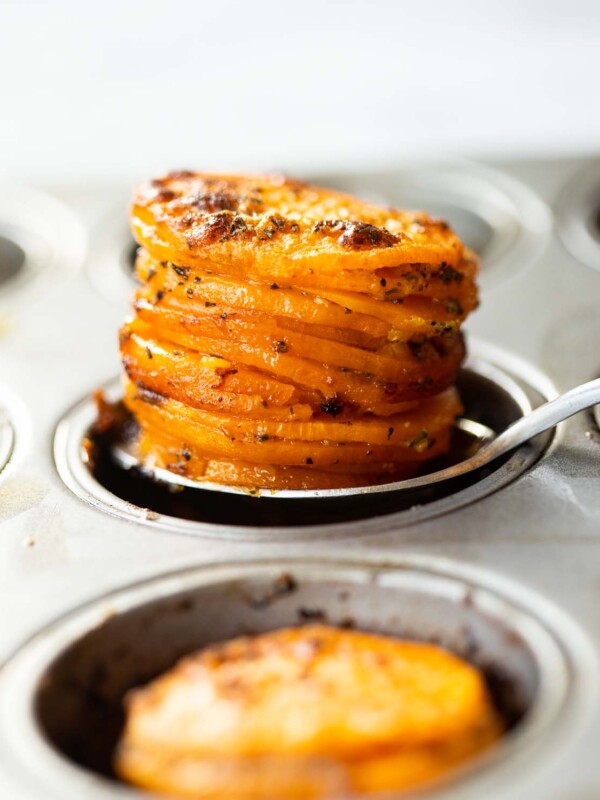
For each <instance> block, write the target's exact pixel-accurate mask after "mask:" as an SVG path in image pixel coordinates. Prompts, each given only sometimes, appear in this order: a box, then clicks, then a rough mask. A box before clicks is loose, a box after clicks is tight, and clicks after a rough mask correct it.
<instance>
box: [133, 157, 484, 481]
mask: <svg viewBox="0 0 600 800" xmlns="http://www.w3.org/2000/svg"><path fill="white" fill-rule="evenodd" d="M132 227H133V230H134V235H135V236H136V238H137V240H138V243H139V244H140V245H141V249H140V251H139V252H138V257H137V262H136V272H137V276H138V279H139V280H140V282H141V284H142V285H141V286H140V288H139V289H138V291H137V292H136V296H135V300H134V317H133V319H132V320H130V321H128V322H127V323H126V324H125V325H124V326H123V329H122V331H121V340H120V341H121V352H122V358H123V366H124V369H125V372H126V374H127V376H128V381H127V382H126V395H125V404H126V406H127V408H128V409H129V411H130V412H131V413H132V414H133V415H134V416H135V417H136V420H137V422H138V423H139V429H140V433H139V439H138V443H137V448H138V454H139V457H140V458H141V460H142V461H143V463H144V464H145V466H146V467H147V468H149V469H152V468H153V467H159V466H160V467H162V468H165V469H168V470H171V471H173V472H176V473H178V474H184V475H186V476H188V477H190V478H193V479H196V478H197V479H199V480H212V481H215V482H219V483H231V484H235V485H240V486H243V487H245V488H248V489H254V488H260V487H269V488H273V489H277V488H288V489H289V488H291V489H294V488H296V489H302V488H317V489H318V488H323V489H324V488H333V487H341V486H344V485H347V486H360V485H368V484H370V483H378V482H381V481H383V480H394V479H401V478H402V477H407V476H410V475H414V474H416V473H417V471H419V470H421V469H422V465H423V464H424V463H426V462H428V461H431V460H432V459H434V458H436V457H438V456H440V455H443V454H444V453H445V452H447V450H448V448H449V446H450V438H451V436H450V434H451V430H452V426H453V423H454V419H455V417H456V416H457V415H458V414H459V413H460V412H461V406H460V402H459V401H458V398H457V396H456V393H455V392H454V391H453V390H452V389H451V387H452V385H453V383H454V381H455V379H456V374H457V371H458V369H459V367H460V364H461V361H462V359H463V357H464V352H465V351H464V344H463V340H462V336H461V334H460V327H461V324H462V322H463V320H464V319H465V317H466V315H467V314H468V313H470V311H472V310H473V309H474V308H475V307H476V305H477V287H476V283H475V278H476V274H477V269H478V265H477V261H476V259H475V258H474V256H473V255H472V254H471V253H469V252H468V251H465V250H464V248H463V246H462V244H461V242H460V240H459V239H458V238H457V237H456V235H455V234H454V233H453V232H452V231H451V230H450V228H449V227H448V226H447V225H446V224H445V223H441V222H438V221H435V220H432V219H430V218H429V217H428V216H427V215H426V214H424V213H412V212H411V213H408V212H402V211H398V210H394V209H389V208H382V207H378V206H375V205H373V204H370V203H365V202H363V201H361V200H358V199H356V198H352V197H350V196H348V195H344V194H341V193H339V192H335V191H332V190H329V189H322V188H320V187H315V186H309V185H307V184H302V183H299V182H297V181H290V180H286V179H283V178H280V177H273V176H262V177H261V176H237V177H236V176H223V175H221V176H210V175H202V174H194V173H187V172H181V173H173V174H170V175H168V176H166V177H165V178H162V179H159V180H156V181H152V182H150V183H148V184H144V185H143V186H142V187H140V188H139V190H138V192H137V194H136V197H135V199H134V203H133V207H132ZM183 454H185V455H183ZM344 482H345V483H344Z"/></svg>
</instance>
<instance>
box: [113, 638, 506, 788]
mask: <svg viewBox="0 0 600 800" xmlns="http://www.w3.org/2000/svg"><path fill="white" fill-rule="evenodd" d="M126 710H127V718H126V725H125V729H124V732H123V735H122V738H121V741H120V744H119V747H118V751H117V753H116V760H115V766H116V771H117V773H118V774H119V775H120V776H121V777H123V778H124V779H126V780H127V781H130V782H132V783H134V784H137V785H139V786H142V787H144V788H146V789H152V790H155V791H159V792H168V793H169V794H171V795H173V796H175V797H186V798H187V797H189V798H215V800H217V798H225V797H236V798H239V800H247V799H249V798H253V800H254V799H255V798H256V800H259V798H260V799H264V800H266V798H276V797H277V798H282V800H283V799H284V798H324V797H336V796H342V795H343V794H344V793H347V792H351V791H359V792H363V793H372V792H377V791H384V790H394V789H396V790H399V789H404V788H407V787H410V786H414V785H417V784H420V783H423V782H425V781H428V780H431V779H434V778H436V777H439V776H440V775H442V774H443V773H444V772H447V771H448V770H451V769H452V768H453V767H455V766H457V765H458V764H460V763H461V762H463V761H464V760H465V759H467V758H469V757H473V756H475V755H476V754H477V753H480V752H481V751H483V750H484V749H486V748H488V747H489V746H490V745H491V744H492V743H493V742H494V741H495V740H496V739H497V738H498V737H499V736H500V735H501V733H502V728H503V726H502V723H501V721H500V718H499V716H498V714H497V712H496V711H495V709H494V707H493V704H492V702H491V700H490V697H489V694H488V691H487V688H486V685H485V681H484V679H483V676H482V675H481V673H480V672H479V671H478V670H477V669H475V668H474V667H472V666H470V665H469V664H467V663H466V662H465V661H462V660H461V659H459V658H458V657H456V656H454V655H452V654H451V653H449V652H448V651H446V650H443V649H441V648H439V647H437V646H435V645H430V644H423V643H418V642H410V641H402V640H398V639H393V638H389V637H386V636H380V635H374V634H369V633H363V632H358V631H351V630H342V629H337V628H334V627H330V626H326V625H309V626H306V627H301V628H284V629H281V630H277V631H273V632H270V633H266V634H261V635H258V636H249V637H241V638H238V639H233V640H230V641H227V642H224V643H220V644H215V645H211V646H209V647H207V648H205V649H204V650H201V651H199V652H197V653H195V654H192V655H190V656H188V657H187V658H184V659H183V660H182V661H180V662H179V663H178V664H177V665H176V666H175V667H174V668H173V669H171V670H170V671H168V672H167V673H165V674H164V675H162V676H160V677H159V678H157V679H156V680H154V681H153V682H152V683H150V684H149V685H148V686H146V687H144V688H142V689H137V690H135V691H133V692H131V693H130V694H129V695H128V697H127V702H126Z"/></svg>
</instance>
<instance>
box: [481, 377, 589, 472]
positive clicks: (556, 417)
mask: <svg viewBox="0 0 600 800" xmlns="http://www.w3.org/2000/svg"><path fill="white" fill-rule="evenodd" d="M597 403H600V378H597V379H596V380H593V381H589V382H588V383H582V384H581V385H580V386H576V387H575V388H574V389H570V390H569V391H568V392H565V394H561V395H560V397H557V398H555V399H554V400H550V401H549V402H547V403H544V404H543V405H541V406H539V407H538V408H536V409H535V410H534V411H532V412H531V413H530V414H527V416H525V417H521V418H520V419H518V420H517V421H516V422H513V424H512V425H510V426H509V427H508V428H507V429H506V430H505V431H503V432H502V433H501V434H500V435H499V436H498V437H496V439H494V440H493V441H491V442H490V443H489V444H486V445H484V446H483V447H482V448H481V450H479V452H478V453H477V454H476V456H475V458H477V457H478V456H480V457H481V460H482V462H487V461H490V460H491V459H494V458H497V457H498V456H501V455H504V454H505V453H508V452H509V451H510V450H513V449H514V448H515V447H518V446H519V445H521V444H523V443H524V442H527V441H529V439H533V437H534V436H537V435H538V433H543V432H544V431H547V430H549V429H550V428H553V427H554V426H555V425H557V424H558V423H559V422H562V421H563V420H565V419H568V418H569V417H572V416H573V414H577V413H578V412H579V411H583V410H584V409H586V408H590V407H591V406H595V405H596V404H597Z"/></svg>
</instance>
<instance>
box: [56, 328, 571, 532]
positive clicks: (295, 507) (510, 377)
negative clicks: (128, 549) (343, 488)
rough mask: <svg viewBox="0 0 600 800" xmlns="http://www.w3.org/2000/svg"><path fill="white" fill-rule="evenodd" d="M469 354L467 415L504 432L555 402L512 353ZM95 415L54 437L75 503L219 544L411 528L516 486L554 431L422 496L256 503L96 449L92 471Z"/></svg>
mask: <svg viewBox="0 0 600 800" xmlns="http://www.w3.org/2000/svg"><path fill="white" fill-rule="evenodd" d="M471 349H472V352H473V355H472V356H471V358H470V359H469V361H468V362H467V365H466V367H465V369H464V370H463V372H462V373H461V376H460V378H459V385H460V388H461V390H462V396H463V401H464V403H465V406H466V409H467V416H472V417H473V418H475V419H476V420H477V421H479V422H483V423H484V424H485V425H488V426H490V427H491V428H492V429H494V430H496V431H498V432H500V431H501V430H504V429H505V428H506V427H507V426H508V425H509V424H510V423H511V422H513V421H515V420H516V419H518V418H519V417H521V416H523V415H524V414H527V413H528V412H529V411H530V410H531V407H532V404H533V405H537V404H539V403H540V402H543V401H544V400H546V399H549V398H550V397H552V396H554V395H555V393H556V392H555V389H554V387H553V386H552V384H551V383H550V381H548V380H547V379H545V378H544V377H543V376H541V375H540V374H539V373H538V372H537V371H536V370H535V369H534V368H530V367H529V366H528V365H525V366H524V365H523V362H521V361H520V360H519V359H515V358H513V357H512V356H510V354H506V353H504V352H503V351H500V350H498V349H497V348H493V347H490V346H487V345H485V344H483V343H481V344H478V343H474V344H473V345H472V348H471ZM479 353H481V356H480V355H479ZM485 356H487V357H485ZM511 370H516V372H517V376H514V372H511ZM104 388H105V391H106V393H107V396H108V397H109V399H111V400H116V399H118V398H119V396H120V394H119V393H120V385H119V381H114V382H111V383H109V384H107V385H106V386H105V387H104ZM95 415H96V409H95V405H94V403H93V401H92V399H91V397H88V398H85V399H84V400H83V401H81V402H80V403H78V404H77V405H75V406H74V407H73V408H72V409H71V410H70V411H69V412H67V414H66V416H65V417H64V418H63V419H62V420H61V422H60V423H59V425H58V427H57V430H56V435H55V442H54V456H55V462H56V465H57V469H58V472H59V474H60V476H61V478H62V479H63V481H64V482H65V484H66V485H67V486H68V487H69V488H70V489H71V490H72V491H73V492H74V493H75V494H76V495H77V496H78V497H80V498H81V499H82V500H84V501H86V502H87V503H89V504H91V505H93V506H94V507H95V508H98V509H100V510H102V511H104V512H106V513H109V514H114V515H116V516H118V517H121V518H123V519H128V520H135V521H137V522H141V523H143V524H147V525H152V526H154V527H159V528H163V529H166V530H169V531H173V532H178V533H186V534H193V535H194V534H195V535H204V536H206V535H209V536H218V537H219V538H223V537H240V538H270V539H272V538H273V537H274V536H275V535H278V534H280V535H283V536H286V537H287V538H289V537H293V538H298V537H299V536H311V537H312V536H323V535H327V536H336V535H345V536H347V535H349V534H352V533H356V534H358V533H368V532H370V531H373V530H380V529H381V527H382V525H381V520H382V519H383V518H385V520H386V521H387V522H388V523H389V524H390V525H392V524H393V525H394V526H395V527H397V526H399V525H408V524H411V523H414V522H418V521H421V520H424V519H427V518H430V517H433V516H436V515H438V514H442V513H446V512H448V511H451V510H454V509H457V508H460V507H461V506H464V505H466V504H468V503H472V502H474V501H476V500H478V499H481V498H483V497H485V496H486V495H488V494H490V493H491V492H493V491H496V490H497V489H499V488H500V487H502V486H504V485H506V484H507V483H509V482H511V481H513V480H515V479H516V478H517V477H518V476H519V475H521V474H523V473H524V472H526V471H527V470H528V469H529V468H531V467H532V466H533V465H534V464H535V462H536V461H537V460H538V459H539V458H540V456H541V455H542V453H543V452H544V450H545V448H546V447H547V446H548V444H549V442H550V441H551V439H552V433H549V434H544V435H542V436H540V437H538V438H537V439H535V440H534V441H533V442H530V443H527V444H526V445H523V446H522V447H520V448H518V449H517V450H516V451H515V452H514V453H513V454H512V455H510V456H509V457H508V458H507V459H505V460H504V461H502V460H498V461H497V462H495V463H494V464H493V465H490V466H488V467H486V468H484V469H483V470H480V471H479V472H478V473H474V474H471V475H467V476H462V477H460V478H452V479H451V480H449V481H446V482H444V483H442V484H431V485H429V486H425V487H422V488H420V489H418V490H411V491H402V490H398V491H396V490H393V487H394V485H391V486H390V490H389V491H385V492H373V493H370V492H369V491H366V492H364V493H356V492H347V493H344V492H338V493H335V495H334V496H328V493H323V496H320V497H310V498H307V499H298V498H278V497H276V496H275V497H269V496H263V497H253V496H250V495H232V494H228V493H223V492H219V491H210V490H202V489H184V490H182V491H177V492H173V491H171V489H170V487H168V486H165V485H164V484H160V483H159V482H155V481H152V480H151V479H149V478H145V477H144V478H141V477H140V476H139V475H138V474H136V473H135V472H132V473H131V474H129V472H128V471H127V470H123V469H122V468H120V467H119V466H118V465H117V464H116V463H114V461H113V460H112V459H111V457H110V452H109V451H108V448H103V447H102V446H97V447H96V448H95V449H94V451H93V453H92V456H91V461H92V462H93V464H92V463H91V462H90V450H89V447H88V442H89V437H90V430H91V426H92V425H93V423H94V420H95ZM84 443H85V446H84ZM331 494H333V493H331Z"/></svg>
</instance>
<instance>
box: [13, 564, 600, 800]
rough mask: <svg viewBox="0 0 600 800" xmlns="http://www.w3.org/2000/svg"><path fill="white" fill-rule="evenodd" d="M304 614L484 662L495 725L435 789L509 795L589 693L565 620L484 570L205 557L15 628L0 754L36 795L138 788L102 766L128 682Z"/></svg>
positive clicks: (102, 794)
mask: <svg viewBox="0 0 600 800" xmlns="http://www.w3.org/2000/svg"><path fill="white" fill-rule="evenodd" d="M306 621H312V622H314V621H319V622H324V623H330V624H334V625H343V626H348V627H356V628H357V629H365V630H370V631H374V632H378V633H382V634H388V635H393V636H400V637H407V638H411V639H418V640H422V641H428V642H433V643H437V644H440V645H441V646H444V647H447V648H448V649H450V650H452V651H453V652H455V653H457V654H459V655H460V656H462V657H464V658H466V659H467V660H469V661H470V662H471V663H473V664H475V665H476V666H477V667H478V668H480V669H481V670H483V672H484V674H485V675H486V677H487V679H488V683H489V686H490V691H491V693H492V696H493V697H494V699H495V701H496V703H497V705H498V707H499V709H500V710H501V712H502V713H503V714H504V716H505V719H507V721H508V723H509V726H510V727H509V731H508V733H507V734H506V736H505V738H504V739H503V741H502V742H501V743H500V744H499V745H498V746H497V747H495V748H493V749H491V750H490V751H489V752H488V753H487V754H485V755H484V756H483V757H481V758H477V759H476V760H474V761H473V762H472V763H470V764H468V765H466V766H465V767H464V768H463V769H461V770H459V771H457V772H456V773H453V779H452V780H451V781H450V782H447V781H444V782H443V783H442V785H441V786H440V787H438V788H439V789H440V792H443V796H444V797H445V798H447V799H448V800H450V798H454V797H456V798H459V797H460V798H461V800H466V799H467V798H471V797H472V798H481V797H482V796H483V792H484V791H485V792H486V796H488V797H490V798H492V797H494V798H495V797H498V798H500V797H510V796H512V795H511V792H512V791H513V790H514V788H515V787H516V786H517V783H518V781H520V780H523V781H524V780H526V778H527V774H528V773H530V772H532V771H535V769H536V768H537V770H539V769H540V768H542V765H550V764H552V763H554V761H555V759H556V754H557V750H558V749H560V750H561V751H562V750H564V749H565V748H566V747H567V746H568V744H569V743H573V742H574V741H575V740H576V737H577V732H578V730H579V729H581V728H582V727H583V726H584V725H585V717H586V709H587V710H588V711H589V710H590V709H591V708H592V706H593V702H594V699H595V696H596V691H597V679H598V676H597V667H596V664H595V660H594V658H593V655H592V653H591V650H590V646H589V644H588V642H587V639H586V638H585V637H584V636H583V634H582V633H581V632H580V631H579V629H578V627H577V625H575V624H574V623H573V622H572V621H571V620H570V619H568V618H567V617H565V616H564V615H563V613H562V612H561V611H559V610H558V609H557V608H555V607H554V606H552V605H551V604H549V603H548V602H547V601H545V600H543V599H542V598H541V597H539V596H537V595H535V594H533V593H531V592H529V591H527V590H525V589H523V588H522V587H521V586H518V585H516V584H514V583H511V582H509V581H507V580H505V579H503V578H500V577H498V576H496V575H493V574H491V573H487V572H484V571H482V570H479V569H475V568H473V567H470V566H466V565H464V564H460V563H457V562H453V561H450V560H446V559H439V558H430V557H426V556H404V557H401V558H399V557H398V556H391V555H389V554H376V555H373V556H370V557H366V558H361V559H346V558H338V557H334V556H320V557H319V558H318V560H317V559H309V558H302V559H283V560H275V559H273V560H262V561H246V562H238V563H218V564H206V565H203V566H198V567H193V568H189V569H186V570H183V571H180V572H176V573H172V574H168V575H165V576H160V577H157V578H153V579H151V580H148V581H146V582H144V583H140V584H135V585H133V586H131V587H128V588H125V589H123V590H121V591H117V592H114V593H112V594H110V595H107V596H104V597H102V598H100V599H99V600H96V601H94V602H92V603H90V604H88V605H86V606H84V607H82V608H80V609H78V610H76V611H74V612H72V613H70V614H67V615H66V616H65V617H63V618H62V619H59V620H58V621H56V622H55V623H53V624H52V625H50V626H49V627H48V628H46V629H45V630H43V631H42V632H40V633H39V634H38V635H36V636H34V637H33V638H32V639H31V640H30V641H29V642H28V643H26V644H25V645H24V646H23V647H22V648H21V649H20V650H19V651H18V652H17V653H16V654H15V655H14V656H13V657H12V659H10V660H9V662H8V663H7V664H6V665H5V667H4V669H3V671H2V673H1V674H0V750H1V751H2V753H3V756H4V760H5V761H6V763H7V764H9V765H10V766H11V769H12V770H13V776H14V778H15V779H16V780H17V781H22V782H24V783H26V784H28V785H29V787H30V788H31V789H35V788H36V787H37V789H38V791H39V789H40V787H44V796H45V797H47V798H49V800H50V799H51V798H54V797H57V798H58V797H84V796H85V797H86V798H87V800H103V799H104V798H114V797H117V796H119V797H123V798H129V797H134V796H136V797H140V794H139V793H138V792H137V791H134V790H133V789H129V788H127V787H125V786H123V785H122V784H120V783H118V782H116V779H115V778H114V776H112V775H111V766H110V765H111V754H112V750H113V748H114V745H115V743H116V741H117V739H118V735H119V731H120V727H121V725H122V721H123V718H122V706H121V702H122V698H123V696H124V694H125V693H126V692H127V690H129V689H130V688H132V687H133V686H137V685H141V684H143V683H145V682H147V681H148V680H151V679H152V678H153V677H155V676H156V675H158V674H160V673H161V672H162V671H164V670H165V669H168V668H169V667H170V666H172V665H173V664H174V663H175V662H176V661H177V660H178V659H179V658H180V657H182V656H183V655H185V654H187V653H189V652H192V651H194V650H195V649H198V648H200V647H202V646H204V645H206V644H208V643H210V642H215V641H220V640H224V639H228V638H230V637H234V636H237V635H242V634H252V633H259V632H264V631H268V630H272V629H276V628H279V627H282V626H287V625H296V624H302V623H303V622H306ZM433 796H436V792H435V787H434V789H433Z"/></svg>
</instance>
